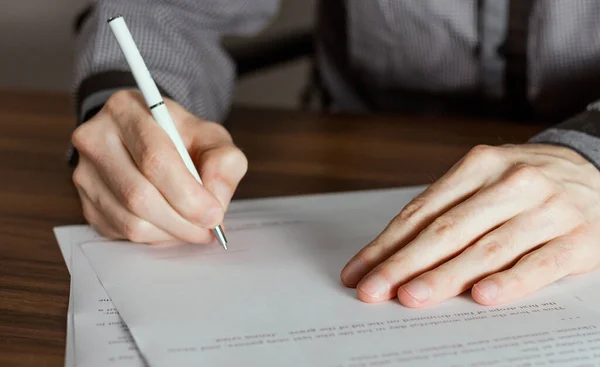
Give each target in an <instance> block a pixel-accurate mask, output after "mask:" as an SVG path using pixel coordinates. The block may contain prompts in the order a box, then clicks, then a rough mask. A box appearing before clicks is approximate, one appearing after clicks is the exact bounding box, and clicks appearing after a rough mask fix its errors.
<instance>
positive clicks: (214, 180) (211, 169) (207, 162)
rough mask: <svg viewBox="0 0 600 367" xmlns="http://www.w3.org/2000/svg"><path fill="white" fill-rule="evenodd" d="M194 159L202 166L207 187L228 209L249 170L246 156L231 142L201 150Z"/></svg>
mask: <svg viewBox="0 0 600 367" xmlns="http://www.w3.org/2000/svg"><path fill="white" fill-rule="evenodd" d="M194 161H195V162H197V164H198V166H199V167H200V170H201V174H202V178H203V180H204V184H205V185H206V188H208V190H209V191H210V192H212V193H213V195H215V196H216V198H217V199H218V200H219V202H220V203H221V205H222V206H223V208H225V210H227V208H228V207H229V203H230V202H231V198H232V196H233V193H234V192H235V190H236V188H237V186H238V184H239V183H240V180H241V179H242V178H243V177H244V175H245V174H246V171H247V170H248V160H247V159H246V156H244V154H243V153H242V152H241V151H240V150H239V149H238V148H236V147H235V146H234V145H232V144H229V145H223V146H219V147H217V148H213V149H209V150H207V151H204V152H201V153H199V156H198V157H197V158H196V159H195V160H194Z"/></svg>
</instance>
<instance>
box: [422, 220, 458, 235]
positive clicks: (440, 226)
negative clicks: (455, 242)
mask: <svg viewBox="0 0 600 367" xmlns="http://www.w3.org/2000/svg"><path fill="white" fill-rule="evenodd" d="M456 228H457V222H456V219H455V218H454V217H452V216H451V215H442V216H441V217H437V218H436V219H435V220H434V221H433V222H432V223H431V224H430V225H429V228H428V231H429V232H431V233H433V234H434V235H436V236H438V237H441V238H445V237H447V236H449V235H451V234H452V233H454V231H455V230H456Z"/></svg>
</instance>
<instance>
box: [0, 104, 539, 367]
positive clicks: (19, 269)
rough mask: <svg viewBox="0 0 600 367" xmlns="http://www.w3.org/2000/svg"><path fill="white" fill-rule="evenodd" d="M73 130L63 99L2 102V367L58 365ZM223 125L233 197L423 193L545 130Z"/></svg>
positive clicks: (74, 217) (244, 113)
mask: <svg viewBox="0 0 600 367" xmlns="http://www.w3.org/2000/svg"><path fill="white" fill-rule="evenodd" d="M73 124H74V119H73V116H72V113H71V107H70V101H69V98H68V97H67V96H66V95H44V94H32V93H14V92H12V93H9V92H0V178H1V179H0V366H38V367H39V366H62V364H63V358H64V346H65V343H64V340H65V323H66V314H67V303H68V297H69V274H68V272H67V269H66V267H65V265H64V263H63V259H62V257H61V255H60V251H59V249H58V245H57V244H56V241H55V239H54V236H53V233H52V228H53V227H54V226H59V225H65V224H76V223H83V219H82V216H81V213H80V208H79V202H78V200H77V196H76V192H75V190H74V189H73V186H72V184H71V168H70V167H69V166H68V165H67V164H66V161H65V152H66V149H67V146H68V141H69V137H70V133H71V130H72V127H73ZM228 127H229V128H230V130H231V131H232V135H233V137H234V139H235V141H236V142H237V144H238V145H239V146H240V147H241V148H242V149H243V150H244V152H245V153H246V155H247V156H248V158H249V161H250V168H249V172H248V175H247V176H246V178H245V179H244V181H243V183H242V184H241V186H240V188H239V192H238V193H237V196H236V197H237V198H248V197H264V196H278V195H290V194H306V193H318V192H332V191H343V190H359V189H372V188H384V187H394V186H401V185H414V184H426V183H430V182H432V181H434V180H435V179H436V178H437V177H439V176H440V175H441V174H442V173H443V172H445V170H447V169H448V168H449V167H450V166H451V165H452V164H453V163H454V162H455V161H456V160H457V159H459V158H460V157H461V156H462V155H463V154H465V153H466V152H467V151H468V150H469V149H470V148H471V147H472V146H474V145H476V144H480V143H484V144H494V145H495V144H503V143H517V142H522V141H524V140H526V139H527V138H528V137H530V136H531V135H533V134H534V133H536V132H537V131H539V130H541V129H542V128H543V127H542V126H539V125H536V126H531V125H530V126H524V125H517V124H511V123H500V122H482V121H458V120H448V119H423V118H421V119H415V118H406V117H405V118H401V117H367V116H320V115H316V114H309V113H299V112H289V111H288V112H286V111H275V110H264V109H247V108H246V109H244V108H238V109H236V110H234V112H233V113H232V115H231V118H230V119H229V120H228ZM399 209H400V208H399Z"/></svg>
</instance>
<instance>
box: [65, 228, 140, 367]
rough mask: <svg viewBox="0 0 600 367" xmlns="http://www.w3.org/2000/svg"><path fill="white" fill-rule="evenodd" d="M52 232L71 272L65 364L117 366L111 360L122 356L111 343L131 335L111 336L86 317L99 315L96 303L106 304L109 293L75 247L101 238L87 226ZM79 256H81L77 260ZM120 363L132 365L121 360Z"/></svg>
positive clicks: (119, 341) (94, 321) (125, 332)
mask: <svg viewBox="0 0 600 367" xmlns="http://www.w3.org/2000/svg"><path fill="white" fill-rule="evenodd" d="M54 232H55V235H56V239H57V242H58V243H59V247H60V249H61V252H62V254H63V257H64V259H65V263H66V264H67V267H68V268H69V271H70V272H71V295H70V297H69V311H68V315H67V340H66V351H65V366H66V367H73V366H80V367H83V366H107V365H109V363H110V365H115V366H118V365H119V364H117V363H114V362H113V361H118V360H119V357H120V356H121V355H119V353H118V352H119V351H118V350H115V349H117V348H115V347H114V346H115V345H116V346H122V345H123V342H122V341H123V340H131V335H130V334H129V333H128V332H127V331H126V330H123V331H121V332H120V333H117V334H118V335H114V334H113V335H111V333H110V331H111V330H109V332H107V331H106V330H105V329H104V328H103V327H102V324H101V322H100V321H99V320H96V319H93V318H90V317H87V315H90V314H95V313H97V314H98V315H100V318H101V317H102V315H103V312H102V311H100V310H99V308H98V304H99V303H100V304H102V303H104V305H106V303H107V298H108V295H107V294H106V292H105V291H104V288H102V285H101V284H100V282H99V280H98V278H97V277H96V275H95V273H94V272H93V271H92V270H91V268H90V267H89V263H88V261H87V259H86V258H85V257H83V256H81V250H80V249H79V246H78V245H80V244H82V243H85V242H89V241H103V240H104V239H103V238H102V237H101V236H100V235H99V234H98V233H97V232H95V231H94V230H93V229H91V228H90V227H89V226H65V227H59V228H55V230H54ZM78 257H82V259H80V260H79V261H78V260H77V258H78ZM82 269H83V270H82ZM108 302H109V303H110V308H114V307H113V306H112V302H110V300H108ZM117 317H118V315H117ZM76 320H77V321H76ZM102 321H105V320H102ZM75 335H77V337H76V336H75ZM130 347H131V348H133V349H134V350H135V343H133V342H131V345H130ZM134 354H135V356H134V357H137V358H138V359H139V358H140V357H139V354H138V353H137V352H134ZM121 365H124V366H125V365H127V366H132V365H134V364H125V363H121Z"/></svg>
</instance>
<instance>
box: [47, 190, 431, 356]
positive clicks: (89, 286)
mask: <svg viewBox="0 0 600 367" xmlns="http://www.w3.org/2000/svg"><path fill="white" fill-rule="evenodd" d="M423 189H424V187H422V186H421V187H413V188H404V189H384V190H371V191H362V192H353V193H344V194H341V193H334V194H320V195H307V196H294V197H281V198H268V199H251V200H242V201H235V202H233V203H232V204H231V206H230V209H229V212H228V213H227V220H226V221H227V223H228V225H232V226H233V227H236V228H253V227H255V226H257V225H258V223H260V222H261V220H262V218H263V216H264V213H268V215H270V216H271V217H273V216H274V215H275V216H276V214H277V213H279V212H284V213H287V212H289V211H290V210H293V211H295V212H297V213H305V215H309V214H310V213H324V212H331V211H336V212H337V211H339V212H344V210H347V209H350V208H353V207H356V205H357V204H358V205H363V204H366V203H370V204H372V205H378V204H379V203H384V202H387V201H388V200H390V199H393V198H394V197H396V196H397V195H399V194H400V195H403V196H406V195H408V196H414V195H416V194H418V193H419V192H421V191H422V190H423ZM350 198H351V200H349V199H350ZM399 205H400V206H399V207H398V208H401V203H399ZM398 210H399V209H398ZM288 220H289V216H288ZM271 222H273V220H271ZM274 222H277V220H275V221H274ZM263 224H264V223H263ZM55 235H56V238H57V241H58V243H59V246H60V249H61V252H62V254H63V257H64V259H65V263H66V264H67V267H68V268H69V271H71V268H72V265H71V264H72V261H71V252H72V247H73V245H74V244H77V245H78V244H82V243H85V242H90V241H98V240H103V239H102V237H101V236H100V235H98V234H97V233H96V232H95V231H94V230H92V229H91V228H90V227H89V226H65V227H59V228H55ZM75 252H76V258H77V265H76V274H77V275H75V274H73V278H74V279H73V280H72V283H71V284H72V286H71V296H70V298H69V310H68V315H67V342H66V352H65V366H66V367H71V366H75V365H78V366H96V365H98V366H103V365H107V364H109V365H111V366H120V365H123V366H130V365H131V366H137V365H141V364H142V363H143V362H142V359H141V357H140V356H139V354H138V352H137V348H136V346H135V343H134V342H133V341H132V338H131V334H130V333H129V331H128V330H127V328H126V327H125V326H124V325H123V323H122V320H121V319H120V317H119V314H118V312H116V310H115V307H114V305H113V304H112V301H111V300H110V298H109V296H108V294H106V291H105V290H104V288H103V287H102V285H101V283H100V282H99V280H98V278H97V277H96V274H95V273H94V271H93V270H92V268H91V267H90V266H89V263H88V261H87V259H81V258H80V256H79V251H77V250H75ZM73 284H75V287H74V286H73ZM75 289H76V290H75ZM74 301H77V307H74V305H73V303H74ZM74 310H75V312H76V313H77V324H76V326H74V321H73V319H74V316H73V313H74ZM75 332H77V335H78V338H77V341H75V337H74V335H75ZM76 344H77V348H76V346H75V345H76ZM76 349H77V352H78V353H77V356H78V358H77V362H78V363H77V364H75V350H76Z"/></svg>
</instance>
